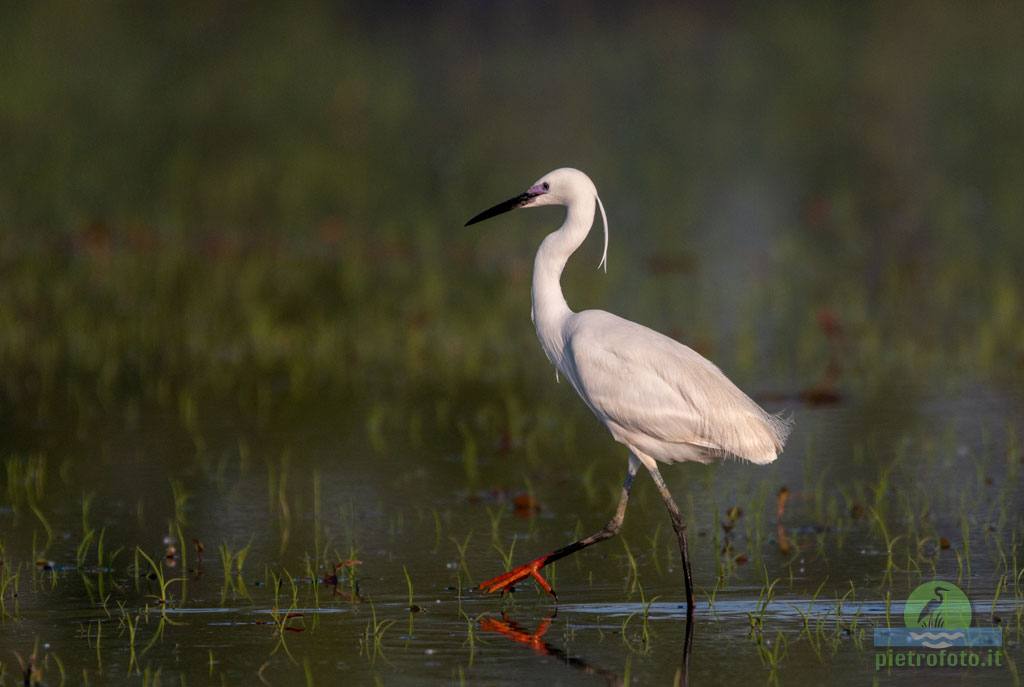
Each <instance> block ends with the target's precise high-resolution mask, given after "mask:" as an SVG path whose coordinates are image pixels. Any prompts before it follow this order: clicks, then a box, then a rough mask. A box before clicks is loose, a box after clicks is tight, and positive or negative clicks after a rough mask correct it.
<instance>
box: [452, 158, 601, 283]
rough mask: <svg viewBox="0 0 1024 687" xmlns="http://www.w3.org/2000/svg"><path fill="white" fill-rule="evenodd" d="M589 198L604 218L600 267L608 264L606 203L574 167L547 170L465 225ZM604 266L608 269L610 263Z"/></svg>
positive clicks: (586, 200) (585, 200)
mask: <svg viewBox="0 0 1024 687" xmlns="http://www.w3.org/2000/svg"><path fill="white" fill-rule="evenodd" d="M587 202H591V203H597V206H598V207H599V208H600V209H601V220H602V221H603V222H604V256H603V257H602V258H601V263H600V265H598V267H600V266H602V265H606V263H607V258H608V217H607V216H606V215H605V213H604V205H602V204H601V199H600V198H599V197H598V195H597V187H595V186H594V182H592V181H591V180H590V177H588V176H587V175H586V174H584V173H583V172H581V171H580V170H578V169H573V168H572V167H561V168H559V169H556V170H554V171H553V172H548V173H547V174H545V175H544V176H542V177H541V178H540V179H538V180H537V181H536V183H534V184H533V185H532V186H530V188H528V189H526V191H524V192H523V193H520V194H519V195H518V196H515V197H514V198H509V199H508V200H506V201H503V202H501V203H498V204H497V205H495V206H494V207H491V208H488V209H486V210H484V211H483V212H481V213H479V214H477V215H474V216H473V218H472V219H470V220H469V221H468V222H466V226H467V227H468V226H469V225H470V224H476V223H477V222H483V221H484V220H485V219H490V218H491V217H495V216H497V215H500V214H502V213H505V212H508V211H509V210H517V209H519V208H532V207H537V206H540V205H565V206H567V207H572V206H573V205H575V204H577V203H580V204H583V203H587ZM590 209H591V210H593V205H591V206H590ZM605 269H606V270H607V267H605Z"/></svg>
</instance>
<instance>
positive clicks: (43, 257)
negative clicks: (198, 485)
mask: <svg viewBox="0 0 1024 687" xmlns="http://www.w3.org/2000/svg"><path fill="white" fill-rule="evenodd" d="M4 15H5V16H4V20H3V21H2V22H0V40H2V42H3V45H4V50H3V55H2V57H0V60H2V63H0V99H2V101H0V102H2V106H0V146H2V148H0V157H2V159H3V161H4V162H3V164H2V165H0V226H2V237H3V238H2V243H0V250H2V253H0V255H2V258H0V259H2V263H0V265H2V272H0V279H2V288H0V364H2V365H3V367H4V369H5V370H6V374H5V375H4V386H5V393H4V400H5V402H6V404H7V408H6V410H7V412H8V414H10V413H11V412H17V409H16V407H18V406H21V405H22V403H21V402H22V401H24V400H26V399H33V400H35V401H37V402H38V400H39V398H40V397H41V396H44V395H46V394H57V395H62V396H63V395H66V393H65V392H66V388H64V382H65V381H67V380H71V384H72V386H73V385H74V384H75V380H76V379H80V380H82V385H83V386H88V387H90V388H89V390H88V391H83V393H86V394H87V395H90V396H91V395H93V394H95V393H98V392H97V391H96V389H94V388H92V387H93V386H94V384H95V380H96V379H100V380H101V381H100V383H99V386H100V387H109V389H108V391H109V390H114V391H117V392H118V393H122V392H123V393H126V394H128V395H142V396H145V395H146V394H154V393H156V391H155V390H154V389H149V390H148V391H147V390H146V388H145V387H146V386H147V384H148V383H149V381H151V380H152V379H153V378H154V376H155V375H156V376H160V377H164V378H165V379H168V380H173V379H175V378H176V377H179V376H188V377H191V378H193V379H202V380H205V381H203V382H201V384H203V385H205V386H209V387H210V388H211V390H220V391H224V390H226V389H228V388H233V387H237V386H238V385H243V384H246V383H247V382H246V378H251V377H253V376H255V377H258V378H266V379H271V378H276V377H279V376H282V375H283V376H284V377H287V378H288V379H290V380H291V382H292V383H293V386H301V385H302V384H306V383H309V384H313V385H315V386H317V388H318V390H321V391H322V390H327V389H332V388H337V387H338V385H340V384H345V382H346V381H352V380H353V378H354V376H360V375H362V374H367V373H368V374H369V376H370V377H371V378H373V379H375V380H377V381H378V382H379V383H380V384H381V385H382V386H383V387H389V386H391V385H395V384H398V385H401V386H404V385H405V384H406V382H407V381H408V380H410V379H412V380H416V379H420V380H422V379H424V378H430V380H431V381H432V382H434V383H445V384H450V383H453V382H455V383H461V381H465V380H471V379H475V378H478V376H479V374H480V373H481V372H483V371H487V370H493V369H494V368H493V367H492V366H490V365H489V364H488V361H493V360H497V359H500V360H503V361H504V362H503V364H502V365H501V366H499V368H501V369H506V370H508V375H509V377H510V378H512V377H515V376H516V375H521V374H525V373H526V372H527V370H529V369H534V368H541V367H544V366H543V358H542V357H541V356H540V355H539V354H538V355H535V356H533V357H525V356H524V355H523V354H524V351H525V350H527V349H526V347H527V346H529V345H532V344H530V343H529V339H530V336H531V334H532V332H531V331H530V328H529V326H528V325H527V324H526V322H527V320H526V315H527V313H528V312H529V311H528V307H529V305H528V276H529V268H530V265H531V258H532V251H533V249H534V248H535V246H536V245H537V243H538V241H539V239H540V238H541V235H542V232H541V229H540V227H546V228H553V227H555V226H557V223H558V221H559V219H558V217H557V216H556V214H555V211H547V213H546V214H544V215H543V216H541V213H536V214H535V213H522V215H523V216H512V217H510V218H507V219H503V220H502V222H501V223H500V224H492V225H484V226H482V227H474V228H472V229H463V228H462V223H463V221H464V220H465V219H466V218H468V217H469V216H470V215H471V214H473V213H474V212H476V211H477V210H479V209H481V208H483V207H486V206H488V205H490V204H491V203H492V202H494V201H496V200H499V199H501V198H505V197H507V196H509V195H511V194H514V193H516V192H518V191H519V190H521V189H522V188H523V187H525V186H526V185H527V184H528V183H530V182H532V181H533V180H534V179H536V178H537V177H539V176H540V175H541V174H543V173H545V172H546V171H548V170H549V169H552V168H554V167H557V166H562V165H571V166H576V167H580V168H582V169H584V170H585V171H587V172H588V173H589V174H590V175H591V176H592V177H593V179H594V180H595V182H596V183H597V186H598V188H599V190H600V191H601V193H602V196H603V198H604V201H605V204H606V206H607V207H608V209H609V215H610V221H611V232H612V234H611V235H612V243H611V260H610V265H611V269H610V272H609V274H608V276H607V277H605V276H603V275H597V274H596V273H594V271H593V269H592V265H591V264H590V263H595V264H596V256H597V255H598V253H597V250H598V248H597V246H596V242H595V241H591V242H589V243H588V245H587V246H585V247H584V249H583V250H582V251H581V252H582V254H583V257H582V258H580V259H578V260H577V261H574V263H573V264H572V266H571V267H570V271H569V273H568V275H567V277H566V280H565V283H566V291H567V294H568V298H569V301H570V303H571V304H572V305H574V306H575V307H577V308H582V307H592V306H596V305H601V306H602V307H608V308H609V309H612V310H617V311H618V312H621V313H622V314H624V315H626V316H629V317H632V318H634V319H639V320H641V321H644V322H647V323H649V324H651V325H653V326H655V327H656V328H659V329H662V330H664V331H668V332H669V333H672V334H674V335H677V336H680V337H682V338H684V339H685V340H687V341H689V342H690V343H691V344H694V345H696V346H697V347H698V348H699V349H701V350H702V351H703V352H705V353H707V354H710V355H713V356H714V357H715V358H716V360H718V361H719V362H720V363H721V364H722V365H723V367H725V368H727V369H728V370H730V371H732V372H733V373H735V374H737V375H739V376H740V377H741V378H742V377H744V376H745V375H746V376H748V377H749V376H750V375H754V374H755V373H756V375H757V376H758V377H767V378H777V379H781V380H786V381H785V383H787V384H788V383H796V382H795V380H801V383H803V381H806V380H810V379H813V378H814V377H815V376H816V375H817V374H818V373H819V370H820V368H821V365H822V364H823V361H824V360H825V359H826V358H827V357H828V355H829V353H828V346H829V343H828V341H827V337H824V336H821V332H820V331H819V329H820V326H819V325H820V320H821V319H822V318H825V319H826V320H833V321H838V323H839V324H840V325H842V326H843V328H844V329H843V331H844V332H845V333H846V334H847V337H846V343H845V345H846V346H847V350H846V351H845V355H846V356H847V359H848V363H847V366H846V368H847V369H848V370H849V369H853V370H855V371H857V372H858V373H859V374H857V375H854V377H853V379H854V380H856V379H864V378H870V377H872V376H874V377H879V376H885V375H889V374H892V371H893V370H899V371H900V372H901V373H906V372H909V371H939V370H941V371H946V370H949V369H950V366H953V367H956V368H959V369H967V370H971V371H972V372H977V371H982V372H987V373H993V372H995V373H998V374H1003V373H1005V371H1006V370H1007V369H1013V370H1019V369H1020V367H1021V361H1022V351H1024V342H1022V339H1021V324H1020V323H1021V321H1022V317H1021V315H1022V303H1021V298H1020V293H1021V286H1022V276H1021V274H1022V273H1021V270H1020V269H1019V264H1020V263H1021V260H1022V259H1024V202H1022V201H1021V191H1020V189H1021V188H1024V128H1022V127H1021V126H1020V122H1021V120H1022V114H1024V89H1021V88H1020V74H1021V73H1024V43H1022V42H1021V40H1020V36H1021V35H1024V18H1022V15H1021V13H1020V12H1019V8H1016V7H1014V6H1013V5H1012V4H998V3H990V4H984V5H982V6H971V7H968V6H965V5H960V4H956V3H948V4H947V3H932V2H920V3H898V4H893V3H874V4H871V3H865V4H856V5H851V4H845V3H821V4H810V5H795V4H782V5H778V6H771V7H752V6H742V5H726V6H720V5H719V4H717V3H708V4H699V3H698V4H693V5H689V6H677V5H676V4H674V3H661V4H655V5H651V6H646V7H644V8H633V7H628V6H618V7H614V8H609V7H604V6H602V5H601V4H588V3H569V4H564V5H558V6H540V5H533V4H528V3H509V4H494V5H491V4H484V5H480V4H476V3H461V4H460V3H452V4H446V5H445V6H444V7H441V8H429V9H428V8H426V7H410V6H406V5H405V4H402V3H384V4H374V5H373V6H355V5H350V4H345V3H343V4H340V5H339V6H336V7H334V6H328V5H327V4H305V3H301V4H295V5H289V6H288V7H282V8H277V9H270V8H266V7H252V6H246V5H240V4H234V3H195V4H192V5H190V6H188V7H178V6H175V7H173V8H171V7H168V6H162V5H160V4H157V3H153V4H143V5H130V4H115V3H109V4H108V3H104V4H99V5H82V4H80V3H70V2H45V3H31V4H24V5H20V6H8V7H7V8H6V9H5V10H4ZM816 314H817V315H818V317H817V318H816ZM519 361H522V364H521V365H520V362H519ZM510 367H511V368H514V369H511V370H510V369H509V368H510ZM520 368H525V369H520ZM544 374H545V375H546V374H548V371H546V370H545V371H544ZM456 377H457V378H458V379H455V378H456ZM399 378H402V379H401V380H400V379H399ZM850 379H851V378H850V377H849V376H848V377H847V380H850ZM147 380H149V381H147ZM57 387H61V388H60V389H58V388H57ZM392 391H393V389H392ZM381 393H387V391H383V390H382V391H381Z"/></svg>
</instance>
